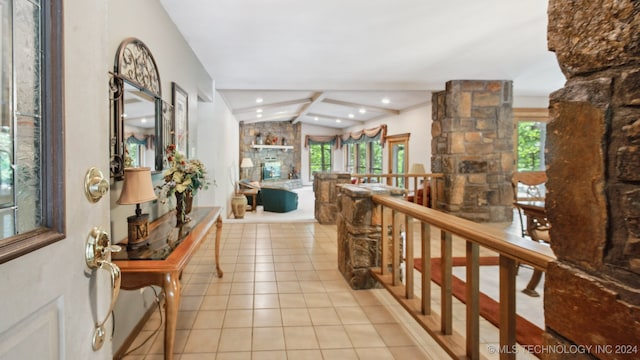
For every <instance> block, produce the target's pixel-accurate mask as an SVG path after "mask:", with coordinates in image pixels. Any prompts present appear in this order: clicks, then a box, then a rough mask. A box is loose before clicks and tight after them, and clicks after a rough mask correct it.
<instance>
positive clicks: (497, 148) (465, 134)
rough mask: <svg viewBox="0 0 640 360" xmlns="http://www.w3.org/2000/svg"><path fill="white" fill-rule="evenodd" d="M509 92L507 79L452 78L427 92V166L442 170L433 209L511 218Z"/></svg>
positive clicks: (478, 218) (494, 218) (485, 217)
mask: <svg viewBox="0 0 640 360" xmlns="http://www.w3.org/2000/svg"><path fill="white" fill-rule="evenodd" d="M511 91H512V84H511V82H510V81H498V80H496V81H475V80H456V81H449V82H447V84H446V90H445V91H441V92H437V93H434V94H433V100H432V103H433V107H432V109H433V113H432V118H433V124H432V129H431V133H432V136H433V139H432V149H431V152H432V154H433V155H432V161H431V164H432V168H431V170H432V172H434V173H443V174H444V177H443V178H442V179H441V180H440V181H442V182H444V184H441V186H438V188H440V189H443V190H442V191H443V193H442V194H438V200H439V201H438V204H436V207H437V208H439V209H442V210H445V211H447V212H449V213H452V214H454V215H457V216H460V217H463V218H467V219H470V220H474V221H491V222H501V221H511V219H512V216H513V212H512V201H513V192H512V189H511V174H512V173H513V166H514V165H513V164H514V156H513V153H514V141H513V115H512V108H511V103H512V96H511ZM442 185H443V186H442Z"/></svg>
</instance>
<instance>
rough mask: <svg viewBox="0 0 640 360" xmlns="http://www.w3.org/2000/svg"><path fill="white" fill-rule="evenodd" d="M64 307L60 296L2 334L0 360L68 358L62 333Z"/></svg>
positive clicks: (53, 359) (52, 359)
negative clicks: (63, 351)
mask: <svg viewBox="0 0 640 360" xmlns="http://www.w3.org/2000/svg"><path fill="white" fill-rule="evenodd" d="M63 306H64V302H63V301H62V299H60V298H58V299H56V300H54V301H53V302H51V303H49V304H47V305H45V306H44V307H43V308H41V309H40V310H38V311H36V312H34V313H32V314H31V315H29V317H28V318H26V319H22V320H20V321H19V322H18V323H17V324H15V325H14V326H12V327H10V328H9V329H7V331H5V332H4V333H3V334H2V335H1V336H0V360H13V359H44V360H58V359H65V356H64V354H63V353H62V350H63V349H64V336H63V334H62V333H61V332H60V330H61V329H62V324H61V318H62V314H63V313H64V309H63Z"/></svg>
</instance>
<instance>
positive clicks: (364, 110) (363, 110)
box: [358, 108, 367, 114]
mask: <svg viewBox="0 0 640 360" xmlns="http://www.w3.org/2000/svg"><path fill="white" fill-rule="evenodd" d="M358 112H359V113H360V114H364V113H366V112H367V109H365V108H360V110H358Z"/></svg>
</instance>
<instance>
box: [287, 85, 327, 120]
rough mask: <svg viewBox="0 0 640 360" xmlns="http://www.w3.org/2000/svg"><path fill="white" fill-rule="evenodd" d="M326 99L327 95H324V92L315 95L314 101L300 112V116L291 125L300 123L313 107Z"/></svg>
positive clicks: (312, 98)
mask: <svg viewBox="0 0 640 360" xmlns="http://www.w3.org/2000/svg"><path fill="white" fill-rule="evenodd" d="M324 97H325V95H324V93H323V92H317V93H314V94H313V96H312V97H311V100H312V101H311V102H310V103H308V104H307V105H305V106H304V107H303V108H302V111H300V113H299V114H298V116H296V118H295V119H293V121H292V122H291V123H292V124H295V123H297V122H299V121H300V120H301V119H302V117H303V116H305V115H307V114H308V113H309V110H311V107H312V106H313V105H315V104H317V103H319V102H321V101H322V100H324Z"/></svg>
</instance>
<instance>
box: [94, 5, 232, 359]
mask: <svg viewBox="0 0 640 360" xmlns="http://www.w3.org/2000/svg"><path fill="white" fill-rule="evenodd" d="M107 7H108V9H107V10H108V11H107V13H106V14H104V15H99V14H101V13H94V12H88V13H85V15H83V16H86V14H92V16H104V17H105V18H106V19H107V27H106V29H104V30H105V32H106V34H107V36H106V37H107V41H106V43H105V42H102V43H103V44H104V46H105V47H106V48H107V50H106V52H107V54H108V57H109V58H108V59H106V63H107V64H110V65H109V67H108V68H105V69H102V70H101V71H102V72H103V74H104V76H103V78H104V81H103V83H98V84H83V85H82V86H83V87H86V86H87V85H88V86H90V87H97V88H103V87H104V88H106V87H107V84H108V72H109V71H113V63H114V59H115V56H116V51H117V49H118V46H119V45H120V43H121V42H122V41H123V40H124V39H126V38H128V37H136V38H138V39H140V40H141V41H142V42H144V43H145V45H147V47H148V48H149V50H150V51H151V54H152V55H153V57H154V59H155V62H156V65H157V67H158V71H159V73H160V83H161V89H162V98H163V99H164V100H165V101H166V102H168V103H169V104H171V103H172V90H171V89H172V86H171V83H172V82H176V83H177V84H178V85H179V86H180V87H181V88H182V89H184V90H185V91H186V92H187V94H188V114H189V125H188V128H189V134H188V135H189V137H188V138H189V149H190V152H192V153H194V155H197V156H199V155H201V154H202V155H206V154H207V153H215V151H216V150H214V151H211V150H209V148H208V145H212V146H214V147H215V149H219V148H222V147H220V146H219V145H218V144H216V143H214V142H207V138H206V136H203V135H202V134H201V133H202V132H204V131H209V129H208V127H207V126H206V125H205V124H204V122H205V121H207V119H211V118H213V115H212V114H213V109H212V108H210V107H209V108H205V109H204V110H203V111H200V110H199V109H198V107H199V105H200V104H199V102H198V95H200V96H201V97H204V98H209V99H212V98H213V80H212V79H211V77H210V76H209V74H208V73H207V72H206V70H205V69H204V67H203V66H202V64H201V63H200V61H199V60H198V58H197V57H196V55H195V54H194V53H193V51H192V50H191V48H190V47H189V46H188V45H187V43H186V41H185V39H184V38H183V37H182V35H181V34H180V33H179V32H178V30H177V28H176V27H175V25H174V23H173V22H172V21H171V19H170V18H169V17H168V15H167V13H166V12H165V10H164V8H163V7H162V6H161V5H160V2H159V1H157V0H136V1H130V0H109V1H108V5H107ZM93 41H97V40H95V39H94V40H93ZM102 109H103V111H105V112H108V111H109V110H108V109H109V102H108V97H106V96H105V99H104V106H103V107H102ZM214 133H215V132H214ZM104 136H107V135H106V134H105V135H104ZM235 138H237V135H236V136H235ZM199 139H200V140H199ZM203 139H204V140H203ZM203 141H204V142H205V144H202V142H203ZM235 148H237V145H236V146H235ZM104 151H105V152H107V151H108V148H105V150H104ZM201 160H203V162H204V163H205V166H207V168H209V169H217V168H218V164H217V163H216V161H218V159H213V161H209V159H208V158H207V160H204V159H201ZM104 170H106V171H108V169H104ZM161 175H162V174H161V173H156V174H154V175H153V179H154V182H155V183H156V184H158V183H160V182H161V181H162V180H161V177H162V176H161ZM121 187H122V182H121V181H118V182H113V183H112V185H111V189H110V190H111V191H110V198H111V200H110V201H111V213H110V215H111V238H112V239H113V240H114V241H116V242H117V241H119V240H121V239H123V238H125V237H126V236H127V219H126V218H127V216H130V215H133V213H134V206H132V205H122V206H120V205H117V204H116V200H117V199H118V197H119V196H120V191H121ZM214 189H215V188H213V187H210V188H209V190H207V191H203V192H201V193H199V194H198V197H196V200H195V201H196V204H198V203H207V204H209V203H211V202H212V201H214V200H215V195H213V196H210V194H209V193H208V192H211V194H213V193H214ZM199 197H201V198H199ZM205 199H206V201H204V200H205ZM171 204H172V203H169V204H167V205H162V204H160V202H158V201H156V202H149V203H146V204H142V208H143V212H144V213H149V214H150V215H151V217H152V219H154V218H156V217H158V216H159V215H162V214H164V213H165V212H166V211H168V210H169V209H170V208H171ZM152 298H153V292H152V291H151V290H150V289H148V288H147V289H146V290H144V294H142V295H141V294H140V291H121V292H120V296H119V298H118V302H117V304H116V307H115V311H114V317H115V324H116V327H115V334H114V337H113V351H114V352H115V351H117V350H118V349H119V348H120V347H121V345H122V344H123V342H124V341H125V339H126V337H127V336H128V335H129V333H130V332H131V331H132V329H133V328H134V326H135V325H136V324H137V322H138V321H139V320H140V319H141V317H142V316H143V314H144V312H145V311H146V309H148V308H149V307H150V306H153V302H152V301H151V299H152Z"/></svg>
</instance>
